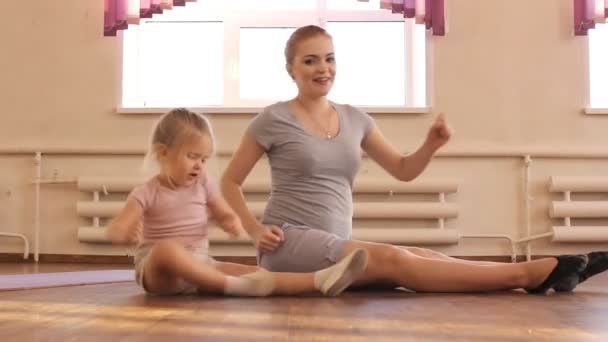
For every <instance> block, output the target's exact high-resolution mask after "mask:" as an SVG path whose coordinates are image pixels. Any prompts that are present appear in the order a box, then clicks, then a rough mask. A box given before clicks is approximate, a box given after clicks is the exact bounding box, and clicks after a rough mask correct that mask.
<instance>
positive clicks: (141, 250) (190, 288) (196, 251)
mask: <svg viewBox="0 0 608 342" xmlns="http://www.w3.org/2000/svg"><path fill="white" fill-rule="evenodd" d="M152 247H154V243H145V244H141V245H139V246H137V249H136V250H135V255H134V263H135V282H136V283H137V285H139V286H141V287H142V288H143V289H144V290H145V291H146V292H147V293H153V292H150V291H148V289H146V286H145V285H144V266H145V265H146V260H147V257H148V255H149V254H150V251H151V250H152ZM186 250H188V251H189V252H190V253H192V256H193V257H194V258H195V259H197V260H200V261H202V262H206V263H210V264H213V263H214V262H215V260H213V258H212V257H210V256H209V241H204V242H203V244H202V245H200V246H196V247H186ZM196 290H197V286H196V285H194V284H191V283H188V282H187V281H185V280H183V279H180V280H178V284H177V287H176V288H175V291H172V292H170V293H153V294H162V295H172V294H181V293H183V294H192V293H196Z"/></svg>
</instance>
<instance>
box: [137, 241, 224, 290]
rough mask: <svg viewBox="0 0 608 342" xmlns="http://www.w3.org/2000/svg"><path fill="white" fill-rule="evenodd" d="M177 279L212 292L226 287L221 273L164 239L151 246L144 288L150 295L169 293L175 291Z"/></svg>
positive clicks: (145, 270) (177, 288)
mask: <svg viewBox="0 0 608 342" xmlns="http://www.w3.org/2000/svg"><path fill="white" fill-rule="evenodd" d="M181 279H183V280H186V281H187V282H189V283H192V284H196V285H197V287H199V288H201V289H203V290H205V291H208V292H213V293H223V292H224V289H225V287H226V276H225V275H224V274H223V273H222V272H220V271H219V270H217V269H215V268H214V267H213V266H212V265H210V264H205V263H202V262H200V261H199V260H196V259H195V258H193V257H192V254H191V253H190V252H188V251H187V250H186V249H185V248H184V247H182V246H181V245H179V244H178V243H176V242H173V241H170V240H166V241H160V242H158V243H157V244H155V245H154V247H152V249H151V251H150V254H148V256H147V257H146V264H145V265H144V284H145V287H146V289H147V290H148V291H150V292H153V293H173V292H175V291H176V290H179V283H180V280H181Z"/></svg>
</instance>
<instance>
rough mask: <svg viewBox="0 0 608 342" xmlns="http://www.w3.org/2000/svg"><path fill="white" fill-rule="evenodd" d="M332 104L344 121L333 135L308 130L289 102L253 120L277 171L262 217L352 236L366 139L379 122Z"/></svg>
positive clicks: (253, 133)
mask: <svg viewBox="0 0 608 342" xmlns="http://www.w3.org/2000/svg"><path fill="white" fill-rule="evenodd" d="M332 105H333V106H334V108H335V109H336V111H337V113H338V118H339V120H340V130H339V132H338V135H336V136H335V137H334V138H332V139H324V138H323V137H320V136H317V135H314V134H313V133H311V132H309V131H307V130H306V129H305V128H304V127H303V126H301V125H300V123H299V121H298V119H297V118H296V116H295V114H293V113H292V112H291V111H290V110H289V107H288V103H287V102H278V103H275V104H273V105H271V106H268V107H266V108H265V109H264V110H263V111H262V112H261V113H260V114H258V115H257V116H256V117H255V118H254V119H253V121H252V122H251V124H250V126H249V128H248V129H247V133H248V134H249V135H250V136H251V137H253V138H254V139H255V140H256V141H257V142H258V143H259V144H260V145H261V146H262V147H263V148H264V150H265V151H266V154H267V156H268V159H269V162H270V167H271V173H272V189H271V193H270V199H269V201H268V205H267V206H266V210H265V211H264V217H263V219H262V222H264V223H266V224H276V225H279V226H280V225H282V224H283V223H290V224H294V225H304V226H308V227H310V228H313V229H320V230H324V231H327V232H330V233H333V234H336V235H338V236H339V237H341V238H344V239H350V237H351V232H352V216H353V203H352V185H353V180H354V178H355V175H356V174H357V172H358V170H359V166H360V163H361V142H362V141H363V139H364V138H365V137H366V136H367V134H368V133H369V132H370V130H371V129H372V128H373V127H374V125H375V124H374V121H373V119H372V117H371V116H369V115H368V114H367V113H365V112H362V111H361V110H359V109H357V108H355V107H352V106H349V105H341V104H336V103H332Z"/></svg>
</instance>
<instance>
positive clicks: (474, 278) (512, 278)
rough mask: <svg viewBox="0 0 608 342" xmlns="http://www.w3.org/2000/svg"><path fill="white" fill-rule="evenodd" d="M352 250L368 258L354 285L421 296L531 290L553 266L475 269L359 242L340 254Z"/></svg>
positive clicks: (542, 261)
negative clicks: (373, 285) (395, 288)
mask: <svg viewBox="0 0 608 342" xmlns="http://www.w3.org/2000/svg"><path fill="white" fill-rule="evenodd" d="M356 248H364V249H366V250H367V252H368V254H369V262H368V266H367V269H366V270H365V272H364V274H363V276H362V277H360V278H359V280H358V281H357V282H356V284H358V285H364V284H369V283H388V284H391V285H397V286H403V287H406V288H408V289H411V290H415V291H425V292H426V291H431V292H471V291H494V290H508V289H516V288H535V287H537V286H539V285H540V284H541V283H543V281H544V280H545V279H546V278H547V276H548V275H549V274H550V273H551V271H552V270H553V269H554V268H555V266H556V265H557V259H555V258H545V259H540V260H534V261H530V262H522V263H496V264H493V265H476V264H470V263H461V262H454V261H452V260H442V259H440V258H426V257H421V256H419V255H416V254H414V253H412V252H410V251H408V250H404V249H401V248H398V247H395V246H392V245H386V244H377V243H370V242H362V241H349V242H348V243H347V244H346V246H345V248H344V251H343V254H348V253H349V252H350V251H352V250H354V249H356Z"/></svg>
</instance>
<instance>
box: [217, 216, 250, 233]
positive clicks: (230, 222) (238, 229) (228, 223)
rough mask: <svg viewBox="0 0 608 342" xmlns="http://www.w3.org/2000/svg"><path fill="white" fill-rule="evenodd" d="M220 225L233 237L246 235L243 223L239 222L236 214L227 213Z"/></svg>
mask: <svg viewBox="0 0 608 342" xmlns="http://www.w3.org/2000/svg"><path fill="white" fill-rule="evenodd" d="M220 225H221V226H222V229H223V230H224V231H225V232H226V233H228V235H230V237H232V238H234V239H238V238H239V237H240V236H243V235H246V233H245V229H243V224H241V220H240V219H239V218H238V216H236V215H228V217H226V218H225V219H224V220H223V221H222V222H221V223H220Z"/></svg>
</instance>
